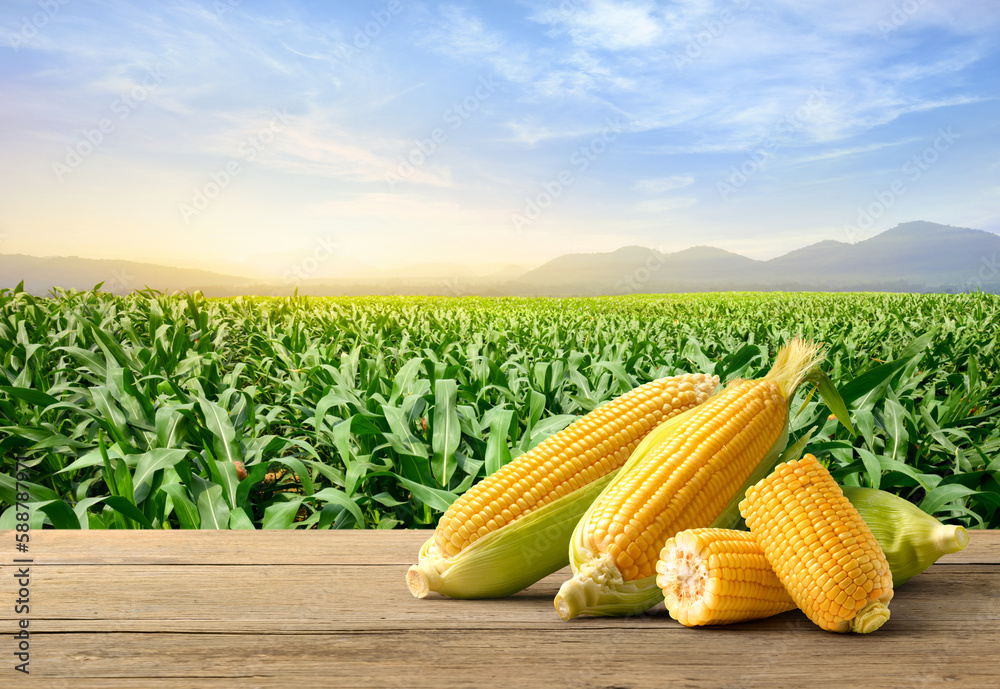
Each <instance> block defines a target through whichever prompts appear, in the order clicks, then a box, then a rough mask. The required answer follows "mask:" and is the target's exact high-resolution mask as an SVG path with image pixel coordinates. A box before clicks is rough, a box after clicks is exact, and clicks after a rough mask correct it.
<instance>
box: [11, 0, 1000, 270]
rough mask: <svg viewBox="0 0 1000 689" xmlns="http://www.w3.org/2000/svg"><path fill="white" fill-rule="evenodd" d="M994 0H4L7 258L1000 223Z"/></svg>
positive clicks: (660, 239)
mask: <svg viewBox="0 0 1000 689" xmlns="http://www.w3.org/2000/svg"><path fill="white" fill-rule="evenodd" d="M998 39H1000V13H998V12H996V8H995V3H994V2H990V1H976V0H967V1H958V0H955V1H947V2H945V1H934V0H871V1H869V2H864V3H843V2H840V1H827V0H814V1H812V2H795V1H792V0H785V1H776V2H757V1H755V0H721V1H719V2H713V1H711V0H694V1H688V2H653V1H639V0H629V1H627V2H626V1H622V2H613V1H610V0H552V1H550V2H543V1H541V0H527V1H524V2H496V1H494V2H486V1H482V2H446V3H438V2H414V1H412V0H385V1H378V2H360V1H358V2H309V1H307V0H295V1H293V0H278V1H276V2H264V1H262V0H261V1H254V0H242V1H240V0H211V1H192V0H182V1H176V0H165V1H164V2H157V3H140V2H116V1H114V0H104V1H99V2H98V1H87V0H33V1H24V2H21V1H12V0H5V1H4V2H3V3H2V4H0V94H2V96H0V151H2V156H0V253H8V254H10V253H24V254H32V255H39V256H47V255H76V256H83V257H90V258H127V259H136V260H149V261H155V262H159V263H169V264H175V265H199V266H205V267H210V268H211V267H216V268H218V269H219V270H220V272H225V271H224V270H223V269H224V268H225V267H226V266H227V265H234V264H236V263H239V262H245V261H251V262H252V261H256V262H258V263H259V262H261V261H264V262H266V261H268V260H272V261H277V262H280V261H281V260H282V258H281V257H282V256H284V255H287V254H288V252H293V251H299V252H301V251H312V252H313V254H314V255H315V256H316V257H318V258H321V259H323V260H328V259H331V258H332V259H335V260H337V261H345V262H346V263H352V262H355V261H356V262H360V263H361V264H364V265H367V266H373V267H377V268H378V267H385V266H392V265H401V264H414V263H428V262H433V263H459V264H463V265H472V266H474V265H479V264H490V265H500V264H507V263H509V264H517V265H526V266H533V265H539V264H541V263H542V262H544V261H546V260H549V259H551V258H554V257H556V256H558V255H561V254H565V253H583V252H600V251H611V250H614V249H616V248H619V247H622V246H629V245H641V246H647V247H652V248H656V249H660V250H662V251H676V250H680V249H683V248H686V247H689V246H692V245H711V246H716V247H720V248H724V249H728V250H731V251H736V252H738V253H742V254H744V255H746V256H750V257H752V258H758V259H766V258H771V257H773V256H777V255H781V254H783V253H786V252H787V251H790V250H792V249H796V248H799V247H802V246H805V245H808V244H811V243H814V242H818V241H822V240H826V239H833V240H837V241H844V242H855V241H859V240H862V239H865V238H867V237H870V236H873V235H875V234H877V233H878V232H881V231H883V230H885V229H888V228H890V227H893V226H895V225H896V224H898V223H900V222H906V221H910V220H929V221H932V222H939V223H943V224H949V225H956V226H960V227H973V228H977V229H983V230H989V231H993V232H1000V100H998V99H1000V76H998V75H1000V50H998V44H1000V40H998Z"/></svg>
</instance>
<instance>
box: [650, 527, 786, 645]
mask: <svg viewBox="0 0 1000 689" xmlns="http://www.w3.org/2000/svg"><path fill="white" fill-rule="evenodd" d="M656 572H657V576H656V585H657V586H659V587H660V590H661V591H662V592H663V599H664V602H665V603H666V606H667V612H669V613H670V616H671V617H672V618H674V619H675V620H677V621H678V622H680V623H681V624H683V625H685V626H687V627H694V626H700V625H707V624H729V623H731V622H743V621H746V620H755V619H758V618H761V617H770V616H771V615H777V614H778V613H781V612H785V611H787V610H794V609H795V601H793V600H792V597H791V596H789V595H788V592H787V591H785V587H784V586H783V585H782V584H781V582H780V581H779V580H778V577H777V575H776V574H775V573H774V570H773V569H771V565H769V564H768V562H767V558H765V557H764V553H763V551H762V550H761V549H760V546H758V545H757V541H755V540H754V538H753V536H751V535H750V533H749V532H747V531H734V530H732V529H688V530H686V531H681V532H680V533H679V534H677V535H676V536H674V537H673V538H671V539H669V540H667V543H666V545H664V546H663V551H662V552H661V553H660V559H659V561H658V562H657V563H656Z"/></svg>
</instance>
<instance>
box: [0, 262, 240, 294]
mask: <svg viewBox="0 0 1000 689" xmlns="http://www.w3.org/2000/svg"><path fill="white" fill-rule="evenodd" d="M21 280H23V281H24V289H25V290H26V291H28V292H31V293H32V294H40V295H44V294H46V293H47V292H48V291H49V290H50V289H52V287H53V286H59V287H63V288H66V289H79V290H88V289H92V288H93V287H94V286H95V285H97V284H99V283H104V285H103V287H102V288H101V289H102V290H104V291H107V292H114V293H115V294H127V293H128V292H131V291H132V290H137V289H143V288H144V287H147V286H148V287H152V288H154V289H159V290H163V291H166V292H173V291H194V290H197V289H200V290H202V291H203V292H205V294H210V293H215V292H216V291H217V290H218V289H220V288H222V287H227V288H234V289H239V288H240V287H244V286H249V285H250V284H252V281H251V280H248V279H247V278H243V277H235V276H233V275H221V274H219V273H213V272H210V271H207V270H198V269H194V268H174V267H171V266H161V265H157V264H154V263H141V262H138V261H119V260H111V259H92V258H80V257H78V256H58V257H47V258H40V257H38V256H25V255H24V254H0V287H14V286H15V285H16V284H17V283H18V282H20V281H21Z"/></svg>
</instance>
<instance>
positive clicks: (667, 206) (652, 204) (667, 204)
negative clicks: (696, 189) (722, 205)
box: [634, 197, 698, 213]
mask: <svg viewBox="0 0 1000 689" xmlns="http://www.w3.org/2000/svg"><path fill="white" fill-rule="evenodd" d="M696 203H698V199H694V198H690V197H676V198H667V199H654V200H651V201H641V202H639V203H637V204H635V206H634V208H635V210H637V211H639V212H640V213H667V212H669V211H673V210H677V209H678V208H687V207H688V206H693V205H695V204H696Z"/></svg>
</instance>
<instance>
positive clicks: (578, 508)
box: [406, 374, 719, 598]
mask: <svg viewBox="0 0 1000 689" xmlns="http://www.w3.org/2000/svg"><path fill="white" fill-rule="evenodd" d="M718 383H719V379H718V376H707V375H704V374H685V375H681V376H674V377H671V378H662V379H660V380H655V381H653V382H651V383H646V384H645V385H641V386H639V387H637V388H635V389H634V390H631V391H630V392H628V393H626V394H624V395H622V396H621V397H618V398H617V399H615V400H612V401H611V402H608V403H607V404H604V405H602V406H600V407H598V408H597V409H595V410H594V411H592V412H590V413H589V414H587V415H586V416H584V417H582V418H580V419H578V420H577V421H575V422H574V423H573V424H571V425H570V426H568V427H566V428H565V429H563V430H562V431H560V432H558V433H556V434H554V435H553V436H552V437H550V438H548V439H547V440H545V441H543V442H542V443H540V444H539V445H538V446H537V447H535V448H534V449H533V450H531V451H529V452H526V453H525V454H523V455H521V456H520V457H518V458H516V459H515V460H513V461H512V462H510V463H508V464H507V465H505V466H503V467H501V468H500V469H499V470H498V471H496V472H495V473H493V474H492V475H490V476H488V477H487V478H485V479H484V480H482V481H481V482H480V483H478V484H476V485H475V486H473V487H472V488H470V489H469V490H468V491H466V492H465V493H464V494H463V495H462V496H461V497H459V499H458V500H456V501H455V502H454V503H453V504H452V505H451V506H450V507H449V508H448V510H447V511H446V512H445V514H444V515H442V517H441V519H440V520H439V522H438V526H437V529H436V530H435V533H434V536H433V537H432V538H431V539H430V540H429V541H428V542H427V543H425V544H424V547H423V548H422V549H421V551H420V562H419V563H418V564H416V565H414V566H413V567H411V568H410V570H409V571H408V572H407V576H406V580H407V585H408V586H409V588H410V591H411V592H412V593H413V595H415V596H417V597H418V598H422V597H424V596H426V595H427V594H428V593H429V592H430V591H437V592H439V593H442V594H444V595H447V596H452V597H456V598H488V597H501V596H506V595H510V594H511V593H515V592H517V591H520V590H521V589H523V588H525V587H526V586H529V585H530V584H532V583H534V582H536V581H538V580H539V579H541V578H543V577H545V576H547V575H548V574H551V573H552V572H554V571H556V570H557V569H559V568H560V567H563V566H565V565H566V563H567V557H568V556H567V549H568V544H569V536H570V534H571V532H572V529H573V526H574V525H575V524H576V522H577V521H578V520H579V518H580V516H581V515H582V514H583V512H584V511H586V509H587V508H588V507H589V506H590V503H591V502H592V501H593V499H594V498H595V497H596V496H597V495H598V494H599V493H600V490H601V489H603V488H604V487H605V486H606V485H607V484H608V483H609V482H610V480H611V476H612V475H613V474H614V472H615V471H616V470H617V469H618V468H619V467H621V465H622V464H624V463H625V461H626V460H627V459H628V458H629V456H630V455H631V453H632V451H633V450H634V449H635V448H636V447H637V446H638V445H639V444H640V443H641V442H642V440H643V438H644V437H645V436H646V435H648V434H649V432H650V431H652V430H653V429H654V428H655V427H656V426H657V425H659V424H660V423H661V422H662V421H664V420H666V419H670V418H672V417H674V416H677V415H678V414H680V413H682V412H684V411H687V410H690V409H692V408H694V407H696V406H697V405H699V404H701V403H703V402H704V401H705V400H707V399H708V397H709V396H710V395H711V394H712V392H713V391H714V390H715V388H716V386H717V385H718ZM522 522H527V523H528V525H527V526H521V524H522ZM512 529H513V530H514V531H513V532H512V533H508V532H510V531H511V530H512ZM501 535H503V537H502V538H500V536H501ZM497 543H499V544H500V545H496V544H497ZM494 549H498V550H494ZM497 552H500V553H502V555H496V553H497ZM466 555H468V557H466Z"/></svg>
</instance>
